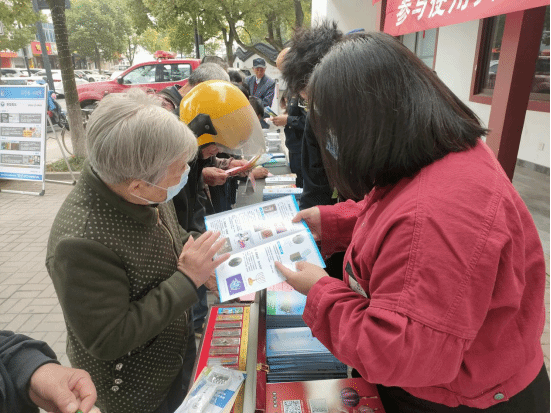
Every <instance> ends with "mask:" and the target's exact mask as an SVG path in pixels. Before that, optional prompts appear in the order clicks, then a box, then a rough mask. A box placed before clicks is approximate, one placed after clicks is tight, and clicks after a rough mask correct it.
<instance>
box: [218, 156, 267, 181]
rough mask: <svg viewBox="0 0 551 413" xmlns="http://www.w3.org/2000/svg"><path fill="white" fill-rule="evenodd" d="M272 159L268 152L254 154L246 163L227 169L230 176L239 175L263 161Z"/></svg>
mask: <svg viewBox="0 0 551 413" xmlns="http://www.w3.org/2000/svg"><path fill="white" fill-rule="evenodd" d="M269 159H270V157H269V156H267V155H266V154H260V155H256V156H253V157H252V158H251V159H250V160H249V161H248V162H247V163H246V164H245V165H241V166H236V167H235V168H231V169H226V171H225V172H226V174H227V175H229V176H234V175H237V174H239V173H241V172H246V171H249V170H251V169H253V168H254V167H255V166H257V165H260V164H261V163H264V162H267V161H268V160H269Z"/></svg>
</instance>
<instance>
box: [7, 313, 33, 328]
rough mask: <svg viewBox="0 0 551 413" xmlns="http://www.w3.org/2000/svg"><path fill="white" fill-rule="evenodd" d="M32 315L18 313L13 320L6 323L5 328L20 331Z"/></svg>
mask: <svg viewBox="0 0 551 413" xmlns="http://www.w3.org/2000/svg"><path fill="white" fill-rule="evenodd" d="M30 317H31V315H30V314H17V315H16V316H15V317H14V318H13V320H11V321H10V322H9V323H8V324H6V327H5V329H6V330H10V331H19V330H20V329H21V326H22V325H23V324H25V323H26V322H27V320H28V319H29V318H30Z"/></svg>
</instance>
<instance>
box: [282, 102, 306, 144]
mask: <svg viewBox="0 0 551 413" xmlns="http://www.w3.org/2000/svg"><path fill="white" fill-rule="evenodd" d="M298 102H299V100H298V98H297V97H296V96H293V97H292V98H291V99H289V101H288V103H287V124H286V125H285V129H284V132H285V146H286V147H287V149H288V150H289V152H292V153H300V152H301V148H302V135H303V134H304V127H305V126H306V110H304V108H301V107H300V106H299V105H298Z"/></svg>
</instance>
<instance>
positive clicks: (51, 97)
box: [48, 90, 69, 130]
mask: <svg viewBox="0 0 551 413" xmlns="http://www.w3.org/2000/svg"><path fill="white" fill-rule="evenodd" d="M48 117H49V118H50V121H51V122H52V125H58V126H59V127H60V128H61V129H66V130H69V121H68V120H67V115H66V113H65V112H64V111H63V110H62V109H61V106H60V104H59V103H57V101H56V94H55V92H54V91H53V90H49V91H48Z"/></svg>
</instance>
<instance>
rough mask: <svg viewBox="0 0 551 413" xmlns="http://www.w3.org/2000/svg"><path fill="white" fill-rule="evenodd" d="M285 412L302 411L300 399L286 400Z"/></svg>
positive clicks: (284, 402)
mask: <svg viewBox="0 0 551 413" xmlns="http://www.w3.org/2000/svg"><path fill="white" fill-rule="evenodd" d="M283 413H302V406H301V404H300V400H284V401H283Z"/></svg>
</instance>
